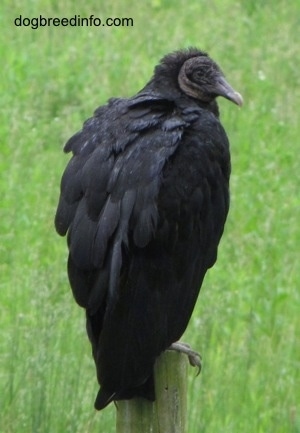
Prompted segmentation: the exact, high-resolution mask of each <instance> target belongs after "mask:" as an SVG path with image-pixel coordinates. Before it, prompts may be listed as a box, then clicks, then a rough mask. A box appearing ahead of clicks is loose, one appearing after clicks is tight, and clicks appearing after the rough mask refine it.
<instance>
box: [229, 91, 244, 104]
mask: <svg viewBox="0 0 300 433" xmlns="http://www.w3.org/2000/svg"><path fill="white" fill-rule="evenodd" d="M229 99H230V100H231V101H232V102H234V103H235V104H236V105H239V106H240V107H241V106H242V105H243V103H244V101H243V97H242V95H241V94H240V93H238V92H234V93H232V94H231V95H229Z"/></svg>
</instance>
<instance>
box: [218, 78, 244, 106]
mask: <svg viewBox="0 0 300 433" xmlns="http://www.w3.org/2000/svg"><path fill="white" fill-rule="evenodd" d="M214 90H215V92H216V94H217V95H218V96H223V98H226V99H229V101H232V102H234V103H235V104H236V105H239V106H240V107H241V106H242V105H243V98H242V95H241V94H240V93H238V92H236V91H235V90H234V89H233V88H232V87H231V86H230V84H228V83H227V81H226V80H225V78H224V77H219V78H218V81H217V84H216V87H215V89H214Z"/></svg>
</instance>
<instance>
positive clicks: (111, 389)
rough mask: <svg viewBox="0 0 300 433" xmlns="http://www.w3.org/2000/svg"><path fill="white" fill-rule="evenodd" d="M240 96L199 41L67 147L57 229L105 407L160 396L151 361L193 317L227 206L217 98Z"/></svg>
mask: <svg viewBox="0 0 300 433" xmlns="http://www.w3.org/2000/svg"><path fill="white" fill-rule="evenodd" d="M217 96H223V97H224V98H226V99H228V100H230V101H232V102H234V103H235V104H237V105H241V104H242V97H241V96H240V94H239V93H237V92H235V91H234V90H233V88H232V87H231V86H230V85H229V84H228V82H227V81H226V80H225V78H224V75H223V73H222V71H221V70H220V68H219V67H218V65H217V64H216V63H215V62H214V61H213V60H212V59H211V58H210V57H209V56H208V55H207V54H206V53H205V52H202V51H200V50H198V49H196V48H189V49H186V50H180V51H175V52H173V53H171V54H168V55H166V56H165V57H164V58H163V59H162V60H161V61H160V63H159V64H158V65H157V66H156V67H155V70H154V74H153V77H152V78H151V80H150V81H149V82H148V83H147V84H146V86H145V87H144V88H143V89H142V90H140V91H139V92H138V93H137V94H136V95H135V96H133V97H131V98H128V99H126V98H112V99H110V100H109V101H108V103H107V104H106V105H103V106H101V107H99V108H98V109H96V111H95V113H94V116H93V117H92V118H90V119H88V120H87V121H86V122H85V123H84V125H83V127H82V129H81V131H79V132H77V133H76V134H75V135H74V136H73V137H71V138H70V139H69V141H68V142H67V143H66V145H65V147H64V150H65V152H70V151H72V154H73V155H72V158H71V159H70V161H69V163H68V165H67V167H66V169H65V171H64V173H63V176H62V180H61V194H60V198H59V204H58V208H57V212H56V217H55V225H56V230H57V232H58V233H59V234H60V235H65V234H66V233H67V241H68V248H69V257H68V276H69V281H70V285H71V287H72V291H73V294H74V297H75V300H76V301H77V303H78V304H79V305H80V306H81V307H83V308H84V309H85V310H86V323H87V333H88V336H89V339H90V342H91V345H92V351H93V357H94V360H95V364H96V369H97V377H98V382H99V384H100V391H99V393H98V396H97V398H96V401H95V407H96V409H99V410H100V409H102V408H104V407H105V406H106V405H107V404H109V403H110V402H111V401H114V400H120V399H129V398H132V397H134V396H141V397H144V398H147V399H149V400H154V399H155V390H154V383H153V366H154V362H155V359H156V358H157V357H158V355H159V354H160V353H161V352H162V351H164V350H166V349H167V348H168V347H169V346H170V345H171V344H172V343H174V342H176V341H177V340H178V339H179V338H180V337H181V336H182V334H183V332H184V331H185V329H186V327H187V324H188V322H189V319H190V317H191V314H192V311H193V308H194V305H195V302H196V299H197V296H198V293H199V290H200V287H201V284H202V281H203V278H204V276H205V273H206V271H207V270H208V269H209V268H210V267H211V266H213V264H214V263H215V261H216V258H217V248H218V244H219V241H220V238H221V236H222V233H223V229H224V223H225V220H226V216H227V213H228V208H229V176H230V154H229V143H228V139H227V136H226V133H225V131H224V129H223V127H222V125H221V123H220V121H219V110H218V106H217V103H216V97H217Z"/></svg>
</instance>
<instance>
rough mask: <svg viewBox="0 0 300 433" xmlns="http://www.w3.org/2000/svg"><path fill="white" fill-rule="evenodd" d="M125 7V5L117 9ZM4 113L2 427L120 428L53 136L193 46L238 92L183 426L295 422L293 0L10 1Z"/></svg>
mask: <svg viewBox="0 0 300 433" xmlns="http://www.w3.org/2000/svg"><path fill="white" fill-rule="evenodd" d="M126 4H127V5H126ZM20 14H22V15H23V16H24V17H35V16H38V15H39V14H42V15H44V16H47V17H55V16H57V17H72V16H74V15H75V14H80V15H81V16H82V17H86V16H90V14H94V15H96V16H99V17H101V18H106V17H132V18H133V20H134V26H133V27H123V28H121V27H110V28H109V27H100V28H97V27H73V28H71V27H44V28H40V29H37V30H32V29H30V28H28V27H15V26H14V24H13V20H14V18H15V17H17V16H19V15H20ZM0 19H1V31H0V41H1V42H0V44H1V81H0V91H1V111H0V116H1V118H0V120H1V122H0V139H1V141H0V146H1V155H0V194H1V208H0V257H1V260H0V272H1V282H0V283H1V287H0V309H1V327H0V412H1V414H0V432H1V433H29V432H30V433H48V432H49V433H50V432H51V433H53V432H55V433H67V432H72V433H76V432H80V433H85V432H86V433H94V432H95V433H96V432H100V431H101V432H107V433H109V432H113V431H114V416H115V408H114V406H113V405H111V406H110V407H108V408H107V409H105V410H104V411H103V412H100V413H97V412H95V411H94V409H93V400H94V397H95V393H96V391H97V383H96V379H95V371H94V365H93V362H92V358H91V353H90V347H89V343H88V341H87V338H86V335H85V329H84V317H83V316H84V315H83V311H82V310H80V309H79V307H78V306H77V305H76V304H75V302H74V300H73V298H72V295H71V292H70V289H69V287H68V282H67V276H66V252H67V251H66V242H65V239H61V238H59V237H58V236H57V235H56V234H55V232H54V228H53V216H54V212H55V207H56V203H57V198H58V193H59V182H60V177H61V174H62V170H63V168H64V167H65V165H66V163H67V161H68V159H69V156H66V155H64V154H63V153H62V146H63V144H64V142H65V141H66V140H67V139H68V138H69V136H70V135H71V134H73V133H74V132H75V131H77V130H78V129H79V128H80V127H81V125H82V122H83V121H84V120H85V119H86V118H87V117H89V116H90V115H91V113H92V112H93V110H94V109H95V108H96V107H97V106H99V105H101V104H103V103H104V102H105V101H106V100H107V98H109V97H110V96H130V95H132V94H134V93H136V92H137V91H138V90H139V89H140V88H141V87H142V86H143V85H144V84H145V82H146V81H147V80H148V79H149V78H150V76H151V74H152V70H153V67H154V65H155V64H156V63H157V61H158V59H160V58H161V57H162V56H163V55H164V54H165V53H167V52H169V51H172V50H174V49H177V48H179V47H186V46H189V45H196V46H198V47H200V48H202V49H204V50H206V51H208V52H209V53H210V54H211V56H212V57H213V58H214V59H215V60H216V61H217V62H218V63H219V64H220V65H221V67H222V69H223V70H224V71H225V73H226V75H227V78H228V80H229V82H230V83H231V84H232V85H233V86H234V87H235V88H236V90H238V91H239V92H240V93H242V94H243V96H244V100H245V105H244V107H243V108H242V109H241V110H240V109H239V108H237V107H236V106H234V105H233V104H230V103H229V102H228V101H225V100H222V101H220V108H221V113H222V122H223V124H224V126H225V128H226V130H227V132H228V135H229V137H230V141H231V150H232V163H233V173H232V180H231V196H232V205H231V211H230V216H229V219H228V224H227V226H226V232H225V234H224V237H223V240H222V243H221V247H220V251H219V260H218V263H217V265H216V266H215V268H214V269H213V270H212V271H210V272H209V274H208V275H207V278H206V280H205V283H204V285H203V288H202V292H201V295H200V298H199V300H198V303H197V307H196V309H195V311H194V315H193V318H192V320H191V322H190V325H189V328H188V330H187V332H186V334H185V336H184V339H185V341H188V342H190V343H191V344H192V345H193V346H194V347H195V348H197V349H198V350H199V351H200V352H201V353H202V356H203V358H204V367H203V371H202V373H201V375H200V377H198V378H195V372H194V371H193V370H192V369H191V371H190V375H189V382H190V383H189V396H188V398H189V409H188V410H189V416H188V432H189V433H200V432H209V433H221V432H222V433H234V432H243V433H267V432H272V433H296V432H300V414H299V404H300V383H299V371H300V365H299V358H300V341H299V334H300V319H299V318H300V314H299V313H300V294H299V293H300V291H299V286H300V271H299V266H300V265H299V261H300V260H299V259H300V254H299V247H300V228H299V227H300V224H299V222H300V160H299V158H300V157H299V154H300V152H299V151H300V144H299V135H300V130H299V129H300V128H299V101H300V98H299V96H300V91H299V89H300V78H299V69H300V56H299V40H298V37H297V35H298V34H299V26H300V3H299V0H293V1H290V2H287V1H286V0H284V1H283V0H277V1H276V2H273V1H272V2H271V1H268V0H266V1H262V0H256V1H254V0H249V1H243V0H240V1H238V0H236V1H234V0H215V1H214V0H209V1H208V0H207V1H206V0H197V1H196V0H192V1H190V2H186V0H174V1H171V0H152V1H150V0H146V1H145V2H140V1H137V0H132V1H131V2H121V0H116V1H115V2H108V1H103V2H96V1H94V0H92V1H90V2H86V3H81V4H80V5H79V4H78V5H77V6H76V5H75V3H74V2H72V1H70V0H66V1H64V2H58V1H56V0H52V1H49V2H46V1H45V0H36V1H34V0H30V1H28V2H27V3H25V2H21V1H19V0H17V1H16V2H13V3H12V2H10V1H8V0H3V1H2V4H1V7H0Z"/></svg>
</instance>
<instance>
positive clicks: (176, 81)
mask: <svg viewBox="0 0 300 433" xmlns="http://www.w3.org/2000/svg"><path fill="white" fill-rule="evenodd" d="M154 80H157V82H158V83H159V84H160V87H161V85H162V84H163V83H164V84H165V88H166V82H167V80H168V81H169V84H171V86H170V87H169V86H168V87H169V88H173V89H174V88H176V89H177V91H178V90H180V91H181V92H183V93H184V94H185V95H188V96H190V97H192V98H194V99H197V100H198V101H200V102H202V103H207V104H209V103H211V102H213V101H214V100H215V98H216V97H217V96H223V97H224V98H226V99H228V100H230V101H232V102H234V103H235V104H237V105H242V104H243V99H242V96H241V95H240V94H239V93H238V92H236V91H235V90H234V89H233V88H232V87H231V86H230V84H229V83H228V82H227V81H226V79H225V77H224V74H223V72H222V71H221V69H220V68H219V66H218V65H217V64H216V63H215V62H214V61H213V60H212V59H211V58H210V57H209V56H208V55H207V54H206V53H205V52H203V51H200V50H198V49H196V48H190V49H188V50H182V51H175V52H174V53H171V54H168V55H167V56H165V57H164V58H162V59H161V62H160V64H159V65H158V66H157V67H156V68H155V72H154ZM170 80H171V83H170ZM173 91H174V90H173Z"/></svg>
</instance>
